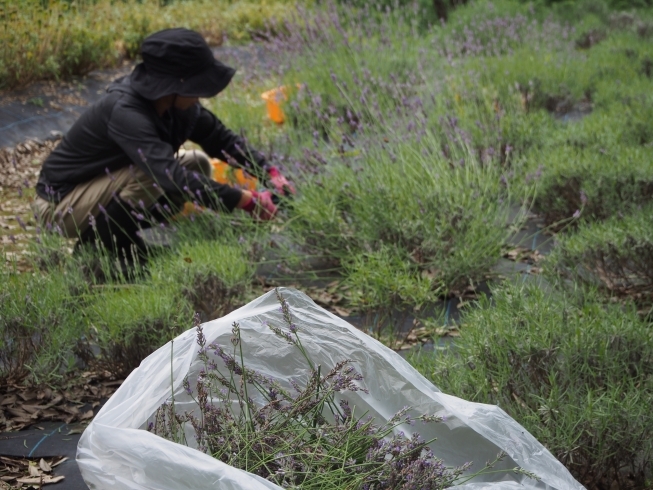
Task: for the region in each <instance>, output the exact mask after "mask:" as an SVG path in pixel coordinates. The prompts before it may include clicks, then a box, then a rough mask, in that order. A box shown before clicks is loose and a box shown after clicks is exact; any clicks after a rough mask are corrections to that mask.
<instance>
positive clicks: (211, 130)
mask: <svg viewBox="0 0 653 490" xmlns="http://www.w3.org/2000/svg"><path fill="white" fill-rule="evenodd" d="M189 139H190V140H191V141H193V142H194V143H197V144H198V145H200V146H201V147H202V149H203V150H204V151H205V152H206V153H207V154H208V155H209V156H211V157H213V158H219V159H220V160H223V161H225V162H227V163H229V164H230V165H234V164H236V165H238V166H241V167H243V168H244V169H245V170H247V171H249V172H250V173H254V174H256V173H260V171H261V170H263V171H267V170H268V163H267V160H266V159H265V156H264V155H263V154H262V153H260V152H258V151H256V150H254V149H253V148H250V147H249V146H248V145H247V143H246V142H245V140H244V139H243V138H241V137H240V136H238V135H237V134H235V133H234V132H233V131H231V130H229V129H227V128H226V127H225V125H224V124H222V121H220V120H219V119H218V118H217V117H215V115H214V114H213V113H212V112H210V111H208V110H207V109H205V108H204V107H202V108H201V109H200V115H199V118H198V120H197V122H196V124H195V127H194V128H193V132H192V133H191V135H190V138H189Z"/></svg>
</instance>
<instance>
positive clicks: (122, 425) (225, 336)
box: [77, 289, 583, 490]
mask: <svg viewBox="0 0 653 490" xmlns="http://www.w3.org/2000/svg"><path fill="white" fill-rule="evenodd" d="M281 292H282V294H283V296H284V297H285V298H286V300H287V301H288V303H289V305H290V308H291V312H292V315H293V317H294V320H295V324H296V325H297V326H298V328H299V335H300V338H301V340H302V343H303V345H304V347H305V348H306V350H307V351H308V352H309V355H310V356H311V358H312V359H313V360H314V362H315V363H316V364H321V365H322V366H323V367H324V368H331V367H332V366H334V365H335V364H336V363H337V362H338V361H341V360H344V359H353V360H355V361H356V365H355V366H356V368H357V370H358V371H359V372H360V373H362V374H363V376H364V381H363V384H364V385H365V386H366V387H367V388H368V389H369V394H365V393H363V392H356V393H349V392H347V393H345V394H344V395H343V396H344V397H345V398H347V399H348V400H349V404H350V405H356V407H357V411H358V410H359V409H360V410H361V412H359V413H362V412H363V411H369V413H370V414H371V415H372V416H373V417H375V418H376V419H377V420H378V421H381V420H387V419H389V418H390V417H392V415H394V414H395V413H396V412H398V411H399V410H400V409H402V408H403V407H405V406H410V407H412V408H413V409H414V410H415V411H416V412H418V413H428V414H438V415H441V416H443V417H444V419H445V420H444V422H441V423H435V424H428V425H424V424H416V426H415V427H410V426H406V427H405V428H403V427H402V429H404V431H405V432H406V433H407V434H410V433H411V430H412V429H415V430H418V431H419V432H420V434H421V435H422V436H423V437H424V438H425V439H426V440H428V439H431V438H432V437H437V441H435V442H434V443H433V444H432V448H433V450H434V453H435V454H436V456H438V457H440V458H442V459H443V460H444V462H445V463H446V464H447V465H449V466H458V465H461V464H463V463H465V462H467V461H474V462H475V465H474V467H473V468H472V470H474V469H476V470H478V469H480V468H482V467H483V465H484V464H485V462H486V461H491V460H493V459H494V458H495V456H496V454H497V453H499V452H500V451H501V450H503V451H504V452H506V453H507V454H508V457H507V458H506V459H505V460H504V461H503V462H501V463H499V464H498V465H497V467H496V468H495V469H500V468H505V469H507V470H508V469H510V468H514V467H515V466H521V467H522V468H523V469H525V470H528V471H531V472H533V473H535V474H537V475H539V476H540V478H541V480H540V481H539V482H538V481H536V480H532V479H530V478H528V477H526V476H523V475H517V474H514V473H513V472H510V471H507V472H505V473H503V472H501V473H498V474H491V475H485V476H483V477H481V478H480V479H476V480H474V481H473V482H469V483H467V484H465V485H461V486H459V487H456V488H464V489H466V490H481V489H483V490H496V489H499V488H503V489H518V488H541V489H557V490H571V489H582V488H583V487H582V486H581V485H580V484H579V483H578V482H576V481H575V480H574V478H573V477H572V476H571V475H570V474H569V472H568V471H567V469H566V468H565V467H564V466H563V465H562V464H561V463H559V462H558V461H557V460H556V459H555V458H554V457H553V456H552V455H551V453H549V451H548V450H547V449H545V448H544V446H542V445H541V444H540V443H539V442H538V441H537V440H535V438H534V437H533V436H531V435H530V434H529V433H528V432H527V431H526V430H525V429H524V428H523V427H522V426H520V425H519V424H518V423H517V422H515V421H514V420H513V419H512V418H510V417H509V416H508V415H507V414H506V413H505V412H504V411H503V410H501V409H500V408H498V407H496V406H493V405H484V404H479V403H471V402H468V401H465V400H462V399H460V398H456V397H454V396H450V395H446V394H444V393H442V392H441V391H440V390H439V389H438V388H437V387H435V386H434V385H433V384H432V383H430V382H429V381H428V380H426V379H425V378H424V377H423V376H422V375H420V374H419V373H418V372H417V371H416V370H415V369H414V368H413V367H411V366H410V365H409V364H408V363H407V362H406V361H405V360H404V359H403V358H402V357H401V356H399V355H398V354H397V353H395V352H393V351H392V350H390V349H388V348H387V347H385V346H384V345H382V344H381V343H379V342H377V341H376V340H374V339H372V338H371V337H369V336H368V335H366V334H364V333H362V332H361V331H359V330H357V329H356V328H355V327H353V326H351V325H349V324H348V323H347V322H345V321H344V320H342V319H340V318H338V317H336V316H335V315H332V314H331V313H329V312H327V311H326V310H324V309H322V308H320V307H319V306H317V305H316V304H315V303H314V302H313V301H311V299H310V298H308V297H307V296H306V295H304V294H303V293H301V292H299V291H295V290H292V289H281ZM189 320H190V319H189ZM234 321H237V322H238V323H239V324H240V329H241V338H242V346H243V351H244V358H245V364H246V365H247V366H248V367H250V368H253V369H256V370H258V371H260V372H262V373H264V374H267V375H270V376H272V377H274V378H276V379H279V380H288V381H289V380H290V379H291V378H294V379H296V380H298V381H300V380H301V379H305V376H306V364H305V360H304V359H303V357H302V356H301V355H300V354H299V352H298V351H297V349H296V347H294V346H292V345H289V344H287V343H284V342H283V341H282V340H281V339H279V338H278V337H276V336H275V334H274V333H273V332H272V331H271V330H270V329H269V328H268V327H267V326H266V324H265V322H268V323H270V324H275V325H278V326H283V325H284V322H283V319H282V314H281V312H280V311H279V304H278V302H277V299H276V296H275V294H274V292H273V291H271V292H269V293H267V294H265V295H263V296H261V297H260V298H258V299H256V300H254V301H252V302H251V303H250V304H248V305H246V306H244V307H242V308H240V309H238V310H236V311H234V312H232V313H231V314H229V315H227V316H225V317H224V318H221V319H218V320H214V321H212V322H208V323H206V324H204V326H203V328H204V334H205V335H206V338H207V342H208V343H211V342H217V343H218V344H221V345H223V346H225V345H229V343H230V337H231V335H232V334H231V327H232V323H233V322H234ZM197 351H198V346H197V344H196V330H195V329H194V328H193V329H189V330H188V331H186V332H184V333H183V334H181V335H180V336H179V337H177V338H176V339H174V342H173V344H172V348H171V343H168V344H166V345H164V346H163V347H161V348H160V349H158V350H157V351H156V352H154V353H153V354H151V355H150V356H148V357H147V358H146V359H145V360H144V361H143V362H142V363H141V365H140V367H139V368H138V369H136V370H134V372H132V374H131V375H130V376H129V377H128V378H127V380H126V381H125V382H124V383H123V385H122V386H121V387H120V388H119V389H118V391H117V392H116V393H115V394H114V395H113V396H112V397H111V399H109V401H108V402H107V403H106V405H105V406H104V407H103V408H102V409H101V410H100V412H99V414H98V415H97V416H96V417H95V419H94V420H93V421H92V422H91V424H90V425H89V426H88V427H87V429H86V430H85V431H84V434H83V435H82V438H81V440H80V442H79V446H78V451H77V462H78V464H79V467H80V469H81V472H82V475H83V477H84V480H85V481H86V483H87V484H88V485H89V487H90V488H91V489H92V490H96V489H97V490H109V489H111V490H113V489H116V490H118V489H119V490H146V489H147V490H191V489H192V490H200V489H213V488H215V489H218V488H219V489H220V490H263V489H278V488H280V487H278V486H277V485H274V484H272V483H270V482H268V481H265V480H263V479H262V478H260V477H258V476H256V475H253V474H250V473H247V472H245V471H242V470H238V469H236V468H233V467H231V466H229V465H226V464H224V463H221V462H220V461H218V460H216V459H214V458H212V457H210V456H208V455H205V454H203V453H201V452H199V451H197V450H195V449H193V448H190V447H186V446H182V445H179V444H176V443H173V442H170V441H167V440H165V439H163V438H160V437H158V436H156V435H154V434H152V433H150V432H147V431H146V430H144V428H145V427H147V424H148V421H151V420H152V416H153V414H154V412H155V411H156V410H157V408H158V407H159V406H161V404H163V403H164V402H165V401H166V400H167V399H169V397H170V395H171V392H172V390H174V392H175V400H176V404H177V406H179V407H180V408H181V409H182V410H192V408H193V405H194V404H193V402H192V400H191V399H190V397H188V396H187V395H186V394H185V393H184V390H183V387H182V381H183V379H184V377H185V376H187V375H188V376H189V378H190V380H191V385H193V380H194V379H196V375H197V372H198V371H199V369H200V368H201V363H200V362H199V361H198V359H197ZM218 361H219V360H218ZM189 440H192V438H189Z"/></svg>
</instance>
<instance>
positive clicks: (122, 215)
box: [77, 199, 147, 268]
mask: <svg viewBox="0 0 653 490" xmlns="http://www.w3.org/2000/svg"><path fill="white" fill-rule="evenodd" d="M141 220H142V215H141V214H139V213H138V212H137V211H135V210H134V209H133V208H132V207H131V206H129V205H128V204H126V203H124V202H122V201H120V200H118V199H112V200H111V201H110V202H109V204H107V205H106V207H105V208H104V210H103V211H102V212H100V214H99V215H98V216H97V218H96V219H95V226H89V227H88V229H87V230H86V231H84V233H82V234H81V235H80V237H79V241H78V244H77V245H78V246H79V247H81V246H83V245H85V244H87V243H90V244H101V245H102V246H103V247H104V249H105V250H106V251H108V252H109V253H111V254H112V255H114V256H116V257H118V258H119V259H120V262H121V264H124V265H125V266H127V268H130V267H132V266H133V265H134V264H135V263H136V262H140V263H142V262H144V261H146V260H147V247H146V246H145V243H144V242H143V240H142V239H141V237H139V236H138V234H137V231H139V230H140V229H141V224H140V223H141Z"/></svg>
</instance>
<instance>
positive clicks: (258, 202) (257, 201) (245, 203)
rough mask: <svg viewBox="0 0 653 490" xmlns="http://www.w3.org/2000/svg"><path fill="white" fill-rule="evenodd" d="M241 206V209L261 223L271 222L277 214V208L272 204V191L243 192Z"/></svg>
mask: <svg viewBox="0 0 653 490" xmlns="http://www.w3.org/2000/svg"><path fill="white" fill-rule="evenodd" d="M239 204H240V205H239V206H238V207H239V208H241V209H242V210H243V211H246V212H248V213H249V214H250V215H251V216H252V217H253V218H254V219H257V220H259V221H269V220H271V219H273V218H274V217H275V215H276V214H277V206H276V205H275V204H274V203H273V202H272V193H271V192H270V191H263V192H256V191H251V192H250V191H243V196H242V198H241V203H239Z"/></svg>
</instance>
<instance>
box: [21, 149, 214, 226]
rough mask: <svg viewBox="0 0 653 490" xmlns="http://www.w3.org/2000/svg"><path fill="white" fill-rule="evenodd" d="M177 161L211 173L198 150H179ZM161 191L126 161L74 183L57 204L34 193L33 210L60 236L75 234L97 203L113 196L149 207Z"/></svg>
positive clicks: (95, 210) (94, 211)
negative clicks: (116, 167)
mask: <svg viewBox="0 0 653 490" xmlns="http://www.w3.org/2000/svg"><path fill="white" fill-rule="evenodd" d="M179 163H180V164H181V165H182V166H184V167H186V168H187V169H188V170H189V171H194V172H201V173H202V174H204V175H206V176H207V177H210V175H211V162H210V160H209V157H208V156H207V155H206V154H205V153H203V152H201V151H197V150H190V151H184V150H180V152H179ZM182 185H184V184H182ZM163 195H164V192H163V190H162V189H161V187H160V186H158V185H156V184H155V183H154V181H153V180H152V178H151V177H150V176H149V175H146V174H145V173H144V172H143V171H142V170H140V169H138V168H136V167H135V166H133V165H130V166H126V167H123V168H121V169H119V170H117V171H115V172H113V173H111V174H110V175H108V174H103V175H99V176H97V177H95V178H94V179H92V180H89V181H88V182H84V183H82V184H79V185H77V187H75V188H74V189H73V190H72V191H71V192H70V193H68V194H67V195H66V196H65V197H64V198H63V199H62V200H61V202H59V203H58V204H53V203H50V202H48V201H46V200H45V199H43V198H41V197H37V198H36V200H35V201H34V211H35V213H36V214H37V215H38V217H39V219H40V221H41V222H43V223H44V224H45V225H48V224H49V225H50V226H52V227H59V228H60V229H61V232H62V233H63V235H64V236H66V237H68V238H77V237H78V236H79V235H81V234H82V233H84V231H86V229H87V228H88V227H89V225H90V221H89V220H90V216H93V217H94V218H96V217H97V216H98V214H99V213H100V206H106V205H107V204H109V202H110V201H111V199H113V198H114V197H115V196H118V197H119V198H120V199H121V200H122V201H124V202H126V203H129V204H130V205H131V206H132V207H134V208H138V209H140V208H144V209H149V208H150V207H151V206H152V205H153V204H154V203H155V202H156V201H157V199H159V198H160V197H161V196H163Z"/></svg>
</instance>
